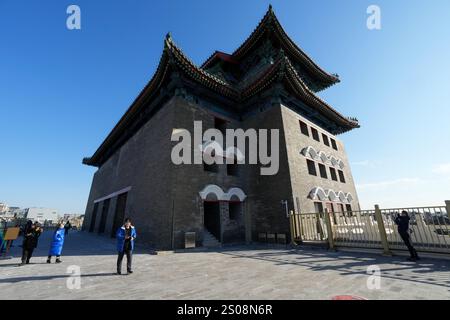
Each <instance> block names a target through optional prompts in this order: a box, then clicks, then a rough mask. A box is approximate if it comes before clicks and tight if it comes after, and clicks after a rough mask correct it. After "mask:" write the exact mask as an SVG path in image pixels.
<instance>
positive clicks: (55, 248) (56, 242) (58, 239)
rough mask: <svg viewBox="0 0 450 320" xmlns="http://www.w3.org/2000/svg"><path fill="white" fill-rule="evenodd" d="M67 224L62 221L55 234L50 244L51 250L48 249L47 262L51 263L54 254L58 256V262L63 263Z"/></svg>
mask: <svg viewBox="0 0 450 320" xmlns="http://www.w3.org/2000/svg"><path fill="white" fill-rule="evenodd" d="M65 234H66V233H65V225H64V224H63V223H61V224H60V225H59V227H58V228H57V229H56V230H55V233H54V234H53V239H52V243H51V244H50V250H49V251H48V258H47V263H51V260H52V256H56V261H55V262H56V263H61V262H62V261H61V259H60V258H61V252H62V249H63V245H64V237H65Z"/></svg>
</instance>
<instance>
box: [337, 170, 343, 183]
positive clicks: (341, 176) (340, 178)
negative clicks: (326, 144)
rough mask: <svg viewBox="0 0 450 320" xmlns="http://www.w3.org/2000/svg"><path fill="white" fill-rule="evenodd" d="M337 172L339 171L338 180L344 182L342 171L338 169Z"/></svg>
mask: <svg viewBox="0 0 450 320" xmlns="http://www.w3.org/2000/svg"><path fill="white" fill-rule="evenodd" d="M338 172H339V180H340V181H341V182H342V183H345V177H344V171H342V170H338Z"/></svg>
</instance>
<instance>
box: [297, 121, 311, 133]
mask: <svg viewBox="0 0 450 320" xmlns="http://www.w3.org/2000/svg"><path fill="white" fill-rule="evenodd" d="M299 123H300V131H301V132H302V133H303V134H304V135H305V136H308V137H309V132H308V126H307V125H306V123H304V122H303V121H300V120H299Z"/></svg>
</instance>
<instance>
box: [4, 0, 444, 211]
mask: <svg viewBox="0 0 450 320" xmlns="http://www.w3.org/2000/svg"><path fill="white" fill-rule="evenodd" d="M271 3H272V4H273V7H274V10H275V13H276V14H277V16H278V18H279V20H280V21H281V23H282V25H283V26H284V28H285V30H286V32H287V33H288V34H289V35H290V36H291V38H292V39H293V40H294V41H295V42H296V43H297V44H298V45H299V46H300V47H301V48H302V49H303V50H304V51H305V52H307V53H308V54H309V55H310V56H311V57H312V58H313V59H314V60H315V61H316V62H317V63H318V64H319V65H320V66H322V67H323V68H324V69H325V70H327V71H329V72H333V73H334V72H336V73H338V74H339V76H340V78H341V80H342V82H341V83H339V84H338V85H335V86H334V87H331V88H329V89H328V90H325V91H324V92H321V93H320V96H321V97H322V98H324V99H325V100H326V101H328V102H329V103H330V104H331V105H333V106H334V107H336V108H337V109H338V110H339V111H340V112H342V113H343V114H345V115H348V116H355V117H357V118H358V119H359V120H360V122H361V128H360V129H357V130H353V131H351V132H349V133H346V134H344V135H341V136H340V137H339V138H340V139H342V140H343V141H344V143H345V145H346V149H347V153H348V156H349V159H350V163H351V165H352V168H353V176H354V178H355V180H356V184H357V190H358V194H359V197H360V201H361V205H362V207H363V208H370V207H371V206H373V204H375V203H379V204H380V205H381V206H383V207H388V206H409V205H432V204H438V205H441V204H443V201H444V200H445V199H450V148H449V144H450V142H449V140H450V126H449V125H448V124H449V120H450V106H449V104H450V72H449V71H450V59H449V57H450V2H449V1H447V0H435V1H432V2H429V1H376V0H375V1H364V0H353V1H351V0H347V1H338V0H334V1H308V2H306V1H286V0H284V1H271ZM70 4H77V5H79V6H80V8H81V27H82V29H81V30H68V29H67V28H66V18H67V14H66V8H67V7H68V6H69V5H70ZM268 4H269V1H261V0H254V1H242V0H240V1H234V0H232V1H207V0H203V1H199V0H198V1H197V0H192V1H160V2H156V1H144V0H141V1H138V0H133V1H101V0H96V1H87V0H72V1H64V0H58V1H56V0H55V1H22V0H14V1H13V0H0V41H1V46H0V119H1V124H0V147H1V149H0V150H1V151H0V202H6V203H8V204H10V205H17V206H21V207H27V206H44V207H52V208H56V209H58V210H60V211H61V212H64V213H68V212H77V213H83V212H84V208H85V204H86V200H87V197H88V193H89V188H90V183H91V180H92V176H93V173H94V172H95V168H92V167H87V166H84V165H82V164H81V160H82V158H83V157H84V156H90V155H91V154H92V153H93V152H94V151H95V150H96V148H97V147H98V146H99V144H100V143H101V142H102V141H103V139H104V138H105V137H106V135H107V134H108V133H109V131H110V130H111V129H112V127H113V126H114V124H115V123H116V122H117V121H118V119H119V118H120V117H121V115H122V114H123V113H124V111H125V110H126V109H127V108H128V106H129V105H130V103H131V102H132V101H133V100H134V98H135V97H136V95H137V94H138V93H139V92H140V90H141V89H142V88H143V86H144V85H145V84H146V82H147V81H148V80H149V79H150V77H151V76H152V74H153V72H154V71H155V68H156V66H157V64H158V60H159V58H160V55H161V51H162V46H163V38H164V35H165V34H166V33H167V32H168V31H170V32H171V33H172V36H173V38H174V41H175V42H176V43H177V44H178V45H179V46H180V47H181V48H182V49H183V51H184V52H185V53H186V54H187V55H188V56H189V57H190V58H191V59H192V60H193V61H194V62H196V63H198V64H200V63H201V62H203V61H204V60H205V59H206V58H207V57H208V56H209V55H210V54H211V53H212V52H213V51H214V50H216V49H217V50H221V51H225V52H232V51H233V50H234V49H236V48H237V47H238V46H239V45H240V44H241V43H242V41H243V40H245V38H246V37H247V36H248V35H249V34H250V32H251V31H252V30H253V29H254V27H255V26H256V25H257V23H258V22H259V20H260V19H261V18H262V16H263V15H264V13H265V12H266V10H267V7H268ZM371 4H376V5H378V6H379V7H380V8H381V23H382V25H381V27H382V28H381V30H372V31H371V30H368V29H367V27H366V19H367V16H368V15H367V13H366V9H367V7H368V6H369V5H371Z"/></svg>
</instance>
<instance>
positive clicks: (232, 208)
mask: <svg viewBox="0 0 450 320" xmlns="http://www.w3.org/2000/svg"><path fill="white" fill-rule="evenodd" d="M241 208H242V203H241V202H228V214H229V218H230V220H239V218H240V216H241Z"/></svg>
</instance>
